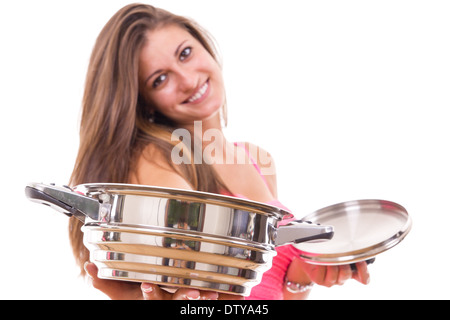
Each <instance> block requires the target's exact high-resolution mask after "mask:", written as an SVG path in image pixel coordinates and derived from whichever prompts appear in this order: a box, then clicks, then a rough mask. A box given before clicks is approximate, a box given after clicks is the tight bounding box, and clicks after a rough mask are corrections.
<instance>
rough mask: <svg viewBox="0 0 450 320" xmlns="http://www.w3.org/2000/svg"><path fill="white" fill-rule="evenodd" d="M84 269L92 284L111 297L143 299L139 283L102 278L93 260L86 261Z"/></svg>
mask: <svg viewBox="0 0 450 320" xmlns="http://www.w3.org/2000/svg"><path fill="white" fill-rule="evenodd" d="M84 270H85V271H86V273H87V275H88V277H89V282H90V283H91V285H92V286H93V287H94V288H95V289H97V290H99V291H101V292H103V293H104V294H106V295H107V296H108V297H109V298H110V299H113V300H123V299H142V296H141V293H140V290H139V286H138V284H137V283H130V282H124V281H117V280H106V279H100V278H99V277H98V276H97V273H98V268H97V266H96V265H95V264H93V263H91V262H86V263H85V264H84Z"/></svg>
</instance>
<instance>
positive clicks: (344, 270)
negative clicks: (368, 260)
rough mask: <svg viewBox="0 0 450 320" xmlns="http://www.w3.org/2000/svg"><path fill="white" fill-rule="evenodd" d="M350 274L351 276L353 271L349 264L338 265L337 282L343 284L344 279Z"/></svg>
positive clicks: (349, 277)
mask: <svg viewBox="0 0 450 320" xmlns="http://www.w3.org/2000/svg"><path fill="white" fill-rule="evenodd" d="M352 276H353V271H352V268H351V267H350V265H348V264H346V265H342V266H339V276H338V280H337V284H338V285H343V284H344V283H345V281H347V280H348V279H351V278H352Z"/></svg>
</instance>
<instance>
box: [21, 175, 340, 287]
mask: <svg viewBox="0 0 450 320" xmlns="http://www.w3.org/2000/svg"><path fill="white" fill-rule="evenodd" d="M25 192H26V196H27V197H28V198H29V199H30V200H32V201H35V202H38V203H42V204H46V205H49V206H50V207H52V208H54V209H56V210H58V211H60V212H62V213H64V214H67V215H69V216H74V217H76V218H78V219H79V220H81V221H82V222H83V223H84V225H83V227H82V231H83V233H84V236H83V241H84V244H85V246H86V247H87V248H88V249H89V251H90V259H91V261H92V262H94V263H95V264H96V265H97V267H98V269H99V273H98V276H99V277H100V278H104V279H116V280H127V281H139V282H153V283H158V284H162V285H165V286H174V287H196V288H200V289H205V290H215V291H219V292H225V293H231V294H239V295H248V294H249V293H250V290H251V288H252V287H253V286H255V285H256V284H258V283H259V282H260V280H261V276H262V274H263V272H264V271H266V270H268V269H269V268H270V267H271V264H272V258H273V257H274V256H275V255H276V251H275V247H276V246H278V245H283V244H288V243H300V242H305V241H313V240H314V241H319V240H321V241H323V240H326V241H328V240H329V239H330V238H332V237H333V227H332V226H328V225H319V224H315V223H310V222H304V221H293V222H291V223H290V224H288V225H285V226H279V227H278V223H279V222H280V221H281V220H282V219H283V218H284V217H286V216H287V215H288V214H289V213H288V212H287V211H284V210H282V209H280V208H277V207H273V206H270V205H266V204H262V203H258V202H254V201H249V200H243V199H239V198H235V197H228V196H223V195H217V194H211V193H205V192H198V191H187V190H178V189H170V188H160V187H150V186H140V185H129V184H84V185H79V186H77V187H75V188H74V189H71V188H69V187H64V186H55V185H47V184H41V183H31V184H29V185H28V186H26V188H25Z"/></svg>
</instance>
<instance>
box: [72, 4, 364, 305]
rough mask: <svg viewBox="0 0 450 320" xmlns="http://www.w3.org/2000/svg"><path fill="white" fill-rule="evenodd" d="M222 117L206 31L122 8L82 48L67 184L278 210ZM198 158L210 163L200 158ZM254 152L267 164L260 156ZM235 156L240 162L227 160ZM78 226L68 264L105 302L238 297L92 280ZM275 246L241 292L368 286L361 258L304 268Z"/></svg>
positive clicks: (296, 295)
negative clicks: (255, 280) (149, 188)
mask: <svg viewBox="0 0 450 320" xmlns="http://www.w3.org/2000/svg"><path fill="white" fill-rule="evenodd" d="M222 122H224V123H226V108H225V90H224V83H223V79H222V71H221V67H220V64H219V62H218V58H217V54H216V52H215V50H214V46H213V43H212V41H211V40H210V38H209V37H208V36H207V35H206V33H205V32H204V31H203V30H202V29H200V28H199V27H198V26H197V25H195V24H194V23H193V22H192V21H190V20H188V19H186V18H183V17H180V16H176V15H173V14H171V13H169V12H166V11H164V10H161V9H157V8H154V7H152V6H148V5H142V4H132V5H128V6H126V7H124V8H122V9H121V10H119V11H118V12H117V13H116V14H115V15H114V16H113V17H112V18H111V20H110V21H109V22H108V23H107V24H106V26H105V27H104V29H103V30H102V31H101V33H100V35H99V37H98V39H97V42H96V44H95V47H94V49H93V52H92V56H91V61H90V65H89V69H88V73H87V80H86V87H85V94H84V98H83V113H82V119H81V126H80V148H79V153H78V157H77V161H76V165H75V168H74V171H73V174H72V177H71V184H72V185H77V184H81V183H89V182H104V183H106V182H114V183H132V184H144V185H156V186H162V187H172V188H180V189H189V190H200V191H207V192H213V193H222V194H228V195H235V196H237V195H239V196H240V197H245V198H248V199H251V200H255V201H259V202H265V203H271V204H277V205H279V206H281V204H280V203H279V202H277V200H276V198H277V192H276V181H275V180H276V179H275V174H274V173H273V172H272V171H273V170H263V169H265V168H266V169H267V168H273V161H272V159H271V158H270V156H268V154H267V153H264V151H263V150H262V149H259V148H257V147H255V146H251V145H249V144H235V143H232V142H229V141H227V140H226V138H225V137H224V135H223V132H222ZM180 129H182V130H183V131H182V132H188V133H189V134H191V135H192V136H193V137H194V139H192V140H195V141H200V142H201V143H202V144H201V146H200V147H199V148H197V149H196V148H193V147H192V146H190V147H191V148H189V146H186V148H185V147H181V148H180V145H181V144H180V141H179V140H178V141H177V140H176V139H175V140H174V139H173V133H174V131H176V130H180ZM199 131H200V132H199ZM207 132H209V133H211V132H213V133H214V150H215V152H210V153H209V154H207V153H206V152H205V151H206V150H207V148H208V145H209V144H210V143H211V141H209V140H208V141H207V140H205V139H201V138H202V137H204V135H205V134H206V133H207ZM195 135H196V137H195ZM174 150H175V151H176V152H174ZM196 150H197V151H198V150H200V153H201V155H200V156H201V160H202V161H192V160H193V159H194V158H195V159H197V158H198V154H195V152H194V151H196ZM219 151H220V152H219ZM181 153H182V154H183V156H184V157H187V159H188V160H190V161H178V162H177V161H173V160H174V154H175V155H176V154H181ZM205 155H206V156H210V157H213V158H214V159H204V157H205ZM261 155H266V156H267V157H269V158H268V159H269V161H267V160H268V159H264V161H261V160H262V158H261ZM196 157H197V158H196ZM242 157H243V158H245V160H246V161H237V160H238V158H239V159H242ZM184 159H186V158H184ZM230 159H231V160H232V161H230ZM225 160H226V161H225ZM263 162H264V163H263ZM263 164H264V165H265V167H264V166H263ZM263 171H264V172H265V173H264V174H263ZM235 177H240V178H239V179H235ZM80 227H81V225H80V223H79V222H78V220H76V219H71V221H70V237H71V243H72V247H73V251H74V254H75V257H76V259H77V262H78V263H79V265H80V266H84V270H85V271H86V272H87V274H88V275H89V276H90V277H91V279H92V283H93V285H94V287H96V288H98V289H99V290H101V291H103V292H104V293H106V294H107V295H108V296H109V297H111V298H112V299H134V298H136V299H198V298H203V299H218V298H221V299H222V298H224V299H232V298H239V297H237V296H232V295H224V294H220V295H219V294H218V293H216V292H208V291H200V290H197V289H179V290H177V291H176V292H175V293H168V292H166V291H164V290H162V289H160V288H159V287H158V286H157V285H153V284H149V283H143V284H141V285H138V284H135V283H128V282H121V281H113V280H102V279H99V278H97V276H96V271H97V270H96V267H95V265H93V264H92V263H89V262H88V260H89V253H88V251H87V250H86V248H85V247H84V246H83V243H82V234H81V231H80ZM277 251H278V255H277V256H276V258H275V259H274V261H273V267H272V269H271V270H269V271H268V272H266V273H265V274H264V276H263V281H262V283H261V284H260V285H258V286H256V287H255V288H254V289H253V290H252V294H251V296H250V297H249V298H253V299H265V298H267V299H303V298H306V297H307V295H308V293H309V289H310V287H311V284H312V283H313V282H314V283H317V284H320V285H325V286H331V285H335V284H342V283H343V282H345V281H346V280H347V279H350V278H352V277H353V278H355V279H356V280H358V281H360V282H362V283H367V282H368V277H369V275H368V272H367V267H366V265H365V263H360V264H358V271H357V273H352V271H351V269H350V266H340V267H323V266H313V265H308V264H306V263H304V262H303V261H302V260H301V259H299V258H298V257H297V256H298V252H297V251H296V249H295V248H293V247H292V246H283V247H280V248H279V249H278V250H277Z"/></svg>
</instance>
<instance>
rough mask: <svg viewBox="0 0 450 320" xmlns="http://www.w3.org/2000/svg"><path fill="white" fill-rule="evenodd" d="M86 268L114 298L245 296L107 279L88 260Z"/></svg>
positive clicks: (222, 298) (240, 298) (98, 284)
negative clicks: (166, 288)
mask: <svg viewBox="0 0 450 320" xmlns="http://www.w3.org/2000/svg"><path fill="white" fill-rule="evenodd" d="M84 270H85V271H86V273H87V274H88V276H89V278H90V281H91V283H92V286H93V287H94V288H96V289H98V290H100V291H101V292H103V293H104V294H106V295H107V296H108V297H109V298H111V299H113V300H200V299H202V300H243V299H244V298H243V297H241V296H237V295H231V294H221V293H220V294H219V293H218V292H214V291H203V290H197V289H190V288H180V289H178V290H176V291H175V292H174V293H169V292H167V291H165V290H163V289H161V288H160V287H159V286H158V285H156V284H151V283H142V284H140V283H137V282H136V283H133V282H126V281H117V280H105V279H100V278H98V277H97V271H98V269H97V267H96V266H95V264H93V263H90V262H86V264H85V265H84Z"/></svg>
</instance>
